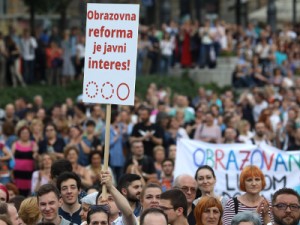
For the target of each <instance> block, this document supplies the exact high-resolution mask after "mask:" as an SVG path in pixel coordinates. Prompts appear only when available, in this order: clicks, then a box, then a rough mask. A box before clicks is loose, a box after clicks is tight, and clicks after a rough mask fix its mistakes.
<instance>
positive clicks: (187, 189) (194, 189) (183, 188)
mask: <svg viewBox="0 0 300 225" xmlns="http://www.w3.org/2000/svg"><path fill="white" fill-rule="evenodd" d="M175 188H178V189H180V190H182V191H183V192H184V193H188V192H189V191H190V192H191V193H192V194H195V193H196V191H197V189H196V188H194V187H187V186H183V187H175Z"/></svg>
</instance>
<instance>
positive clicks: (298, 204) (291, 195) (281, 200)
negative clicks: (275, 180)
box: [268, 188, 300, 225]
mask: <svg viewBox="0 0 300 225" xmlns="http://www.w3.org/2000/svg"><path fill="white" fill-rule="evenodd" d="M272 214H273V220H274V223H273V225H297V224H299V219H300V196H299V194H298V193H297V192H296V191H295V190H293V189H291V188H282V189H279V190H278V191H276V192H275V193H274V195H273V197H272ZM270 224H272V223H269V224H268V225H270Z"/></svg>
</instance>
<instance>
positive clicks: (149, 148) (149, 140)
mask: <svg viewBox="0 0 300 225" xmlns="http://www.w3.org/2000/svg"><path fill="white" fill-rule="evenodd" d="M150 113H151V111H150V109H148V108H146V107H144V106H142V107H141V108H140V109H139V120H140V123H137V124H135V125H134V127H133V130H132V133H131V137H130V143H132V142H134V141H142V142H143V144H144V148H145V154H146V155H148V156H151V157H153V148H154V147H155V146H156V145H162V144H163V136H164V131H163V129H162V128H161V127H160V126H158V125H156V124H152V123H151V122H150Z"/></svg>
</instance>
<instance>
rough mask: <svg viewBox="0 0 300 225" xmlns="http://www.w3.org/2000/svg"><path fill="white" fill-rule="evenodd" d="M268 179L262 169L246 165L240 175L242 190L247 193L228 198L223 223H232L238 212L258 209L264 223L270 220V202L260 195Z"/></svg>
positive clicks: (224, 224)
mask: <svg viewBox="0 0 300 225" xmlns="http://www.w3.org/2000/svg"><path fill="white" fill-rule="evenodd" d="M265 186H266V181H265V176H264V174H263V173H262V171H261V170H260V169H259V168H258V167H257V166H254V165H249V166H246V167H244V169H243V170H242V173H241V175H240V190H241V191H244V192H245V193H244V194H242V195H241V196H238V197H234V198H231V199H229V200H228V202H227V204H226V206H225V209H224V215H223V225H230V224H231V221H232V219H233V217H234V216H235V215H236V214H237V213H238V212H243V211H256V212H257V213H258V214H259V216H260V220H261V222H262V224H263V225H266V224H267V223H269V222H270V218H271V217H270V215H271V212H270V207H269V205H270V203H269V202H268V201H267V200H266V199H265V198H264V197H263V196H261V195H260V192H261V191H262V190H263V189H264V188H265Z"/></svg>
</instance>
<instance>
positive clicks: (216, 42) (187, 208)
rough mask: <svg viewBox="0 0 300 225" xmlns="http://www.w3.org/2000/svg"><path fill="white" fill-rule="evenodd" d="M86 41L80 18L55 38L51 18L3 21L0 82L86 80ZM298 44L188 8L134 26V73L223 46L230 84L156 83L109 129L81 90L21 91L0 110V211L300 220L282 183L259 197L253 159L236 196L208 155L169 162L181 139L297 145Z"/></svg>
mask: <svg viewBox="0 0 300 225" xmlns="http://www.w3.org/2000/svg"><path fill="white" fill-rule="evenodd" d="M84 43H85V40H84V36H83V35H82V34H81V33H80V31H79V30H78V29H77V28H72V29H71V31H65V32H64V34H63V36H62V37H61V36H60V35H59V33H58V30H57V29H56V28H55V27H54V28H53V29H52V30H51V32H48V31H47V30H41V31H39V30H37V32H36V35H35V36H31V35H30V33H29V31H28V30H27V29H25V30H24V31H23V32H22V34H21V35H20V36H19V34H18V33H16V30H15V29H14V28H13V27H10V29H9V33H8V34H1V35H0V53H1V54H0V69H1V70H0V86H1V87H4V86H9V85H10V84H12V86H13V87H16V86H18V85H22V86H24V87H26V86H28V85H31V84H33V83H36V82H38V83H41V84H45V83H48V84H49V85H61V86H66V84H67V83H68V82H69V81H71V80H73V79H82V77H83V68H84ZM299 43H300V42H299V35H298V33H297V32H296V31H295V30H293V28H292V27H291V26H289V25H285V26H283V28H282V30H281V31H279V32H272V31H271V29H270V27H269V26H261V27H259V26H254V25H253V24H251V23H249V25H248V26H247V27H245V28H243V27H241V26H237V25H232V24H226V23H225V22H223V21H214V22H213V23H211V22H210V21H205V22H204V24H203V25H199V24H198V23H196V22H194V23H192V22H191V21H190V20H189V19H188V18H186V19H184V20H183V23H182V24H181V26H179V25H178V24H176V23H175V22H171V23H170V24H163V25H162V27H161V30H158V29H156V28H155V27H154V26H150V27H147V26H143V25H141V26H140V32H139V40H138V50H137V51H138V53H137V54H138V59H137V74H138V75H141V76H143V75H145V74H157V73H160V74H161V75H168V76H172V73H171V71H172V70H170V68H172V67H176V66H178V65H179V66H180V67H182V68H193V69H196V70H197V69H202V68H204V67H208V68H210V69H213V68H215V67H217V66H218V65H217V58H218V57H220V55H222V54H223V55H226V54H229V55H231V54H232V55H236V56H237V57H236V59H237V60H236V69H235V70H234V71H233V74H232V86H233V87H234V88H236V89H229V90H227V91H225V92H224V93H221V94H219V93H217V92H215V91H214V90H208V89H206V88H204V87H199V90H198V93H195V94H194V96H185V95H182V94H180V93H172V90H170V88H168V87H167V86H165V87H157V85H156V84H155V83H151V84H150V85H149V87H148V90H147V94H146V96H144V98H140V97H138V96H136V98H135V103H134V106H132V107H131V106H121V105H119V106H116V105H113V107H112V113H111V124H110V130H109V131H106V130H105V108H104V106H103V105H100V104H85V103H83V102H82V96H81V95H79V96H78V98H77V99H76V100H74V99H71V98H67V99H65V102H62V103H60V104H55V105H53V106H52V107H51V108H46V107H45V105H44V100H43V96H40V95H38V94H37V95H36V96H35V97H34V99H31V100H28V99H25V98H23V97H21V96H20V97H18V98H17V99H16V100H15V102H11V103H9V104H7V105H5V106H4V107H3V109H1V110H0V126H1V133H0V134H1V136H0V140H1V142H0V153H1V154H0V162H1V163H0V183H1V185H0V221H3V222H4V223H6V224H7V225H11V224H12V225H21V224H30V225H31V224H47V225H50V224H55V225H60V224H61V225H69V224H78V225H79V224H88V225H99V224H101V225H106V224H126V225H135V224H138V223H139V224H141V225H143V224H144V225H146V224H148V225H149V224H158V225H162V224H163V225H167V224H171V225H177V224H185V225H188V224H189V225H208V224H210V225H222V224H224V225H229V224H232V225H238V224H241V223H243V222H250V223H252V224H254V225H261V224H264V225H267V224H268V225H270V224H275V225H297V224H298V223H299V219H300V196H299V194H298V193H297V192H296V191H294V190H293V189H291V188H292V187H285V188H282V189H280V190H277V191H276V192H275V193H274V194H273V196H272V199H265V198H264V197H263V196H261V195H260V192H261V191H262V190H263V189H264V187H265V185H266V181H265V178H264V174H263V172H262V171H261V170H260V169H259V168H258V167H256V166H253V165H250V166H246V167H245V168H244V169H243V170H242V172H241V174H240V180H239V185H240V190H241V191H242V192H243V194H242V195H240V196H238V197H237V198H233V197H232V198H226V197H223V196H217V195H216V194H215V193H214V187H215V184H216V181H217V179H218V177H216V176H215V173H214V169H213V168H211V167H210V166H208V165H203V166H201V167H199V168H198V170H197V171H196V173H195V176H194V177H193V176H190V175H187V174H182V175H179V176H178V177H176V178H175V177H174V175H173V172H174V168H175V162H176V163H180V161H179V160H176V151H177V146H176V142H177V141H178V140H179V139H191V140H200V141H203V142H206V143H215V144H221V143H222V144H235V143H247V144H253V145H257V146H259V145H261V144H262V143H265V144H268V145H270V146H274V147H276V148H278V149H280V150H281V151H296V150H300V108H299V103H300V79H299V77H297V74H298V73H299V68H300V61H299V60H300V58H299V57H300V44H299ZM21 68H22V69H21ZM8 78H9V79H8ZM236 90H238V91H236ZM105 132H110V143H109V144H110V148H109V150H110V153H109V155H110V159H109V169H108V171H103V170H102V168H103V154H104V144H105V143H104V139H105ZM185 166H186V165H185ZM102 186H105V187H106V188H107V191H108V193H107V195H108V196H107V199H105V198H104V197H103V196H102V193H101V190H102ZM250 212H251V213H250ZM3 215H4V216H3ZM138 221H139V222H138ZM153 221H157V222H156V223H153ZM151 222H152V223H151Z"/></svg>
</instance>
